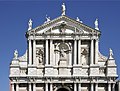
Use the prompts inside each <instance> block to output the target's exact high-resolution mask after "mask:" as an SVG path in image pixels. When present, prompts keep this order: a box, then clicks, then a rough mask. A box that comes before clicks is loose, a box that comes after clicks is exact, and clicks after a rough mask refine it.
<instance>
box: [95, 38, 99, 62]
mask: <svg viewBox="0 0 120 91" xmlns="http://www.w3.org/2000/svg"><path fill="white" fill-rule="evenodd" d="M98 42H99V40H98V39H96V41H95V64H98V49H99V47H98Z"/></svg>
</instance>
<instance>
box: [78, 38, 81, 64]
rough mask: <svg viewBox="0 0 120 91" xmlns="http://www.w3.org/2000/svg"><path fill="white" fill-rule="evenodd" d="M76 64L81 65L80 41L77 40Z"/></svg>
mask: <svg viewBox="0 0 120 91" xmlns="http://www.w3.org/2000/svg"><path fill="white" fill-rule="evenodd" d="M78 64H81V40H78Z"/></svg>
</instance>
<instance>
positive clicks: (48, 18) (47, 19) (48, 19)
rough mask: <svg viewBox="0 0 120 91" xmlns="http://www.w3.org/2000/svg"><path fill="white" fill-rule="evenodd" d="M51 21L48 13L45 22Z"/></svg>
mask: <svg viewBox="0 0 120 91" xmlns="http://www.w3.org/2000/svg"><path fill="white" fill-rule="evenodd" d="M49 21H50V17H48V16H47V15H46V21H45V22H44V23H47V22H49Z"/></svg>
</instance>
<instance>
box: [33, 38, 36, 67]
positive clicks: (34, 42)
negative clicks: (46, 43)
mask: <svg viewBox="0 0 120 91" xmlns="http://www.w3.org/2000/svg"><path fill="white" fill-rule="evenodd" d="M33 64H34V65H36V41H35V40H33Z"/></svg>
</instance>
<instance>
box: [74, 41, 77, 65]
mask: <svg viewBox="0 0 120 91" xmlns="http://www.w3.org/2000/svg"><path fill="white" fill-rule="evenodd" d="M76 48H77V40H74V65H76V60H77V49H76Z"/></svg>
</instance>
